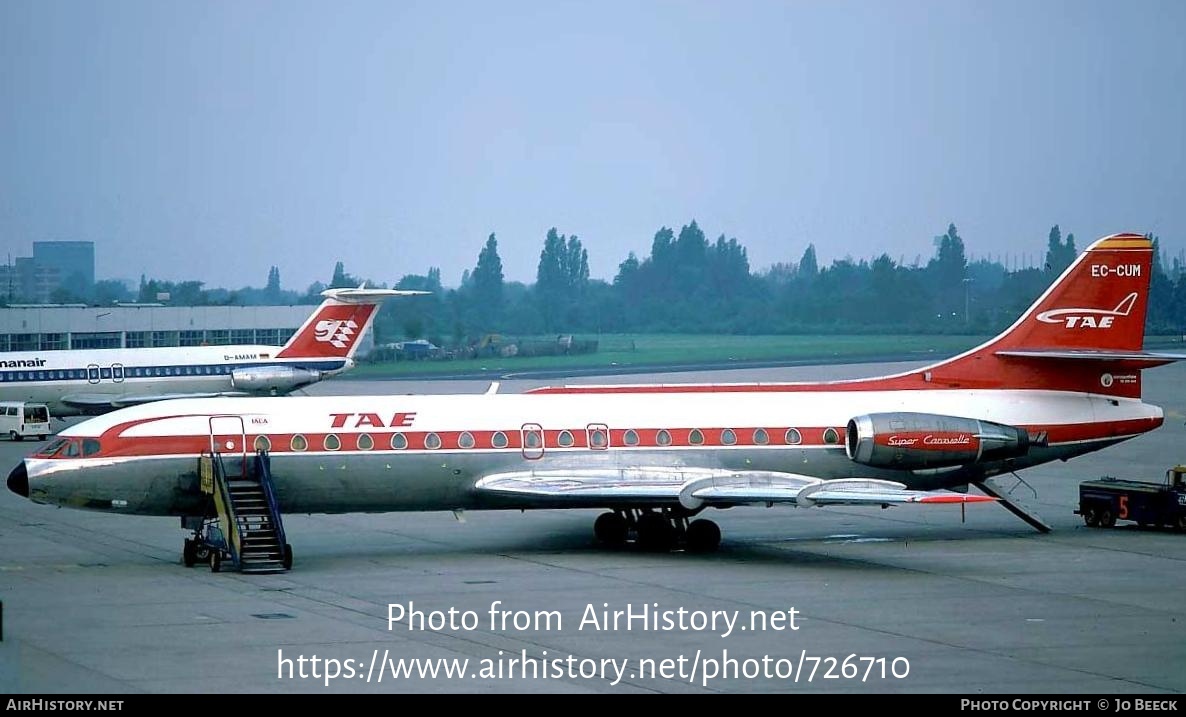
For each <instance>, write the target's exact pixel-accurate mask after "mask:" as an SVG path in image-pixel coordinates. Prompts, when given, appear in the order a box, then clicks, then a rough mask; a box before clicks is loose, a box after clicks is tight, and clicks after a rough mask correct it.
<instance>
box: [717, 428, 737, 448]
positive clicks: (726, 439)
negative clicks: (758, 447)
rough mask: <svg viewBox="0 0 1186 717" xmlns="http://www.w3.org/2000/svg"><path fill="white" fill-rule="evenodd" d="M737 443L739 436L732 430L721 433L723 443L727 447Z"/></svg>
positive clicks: (728, 429)
mask: <svg viewBox="0 0 1186 717" xmlns="http://www.w3.org/2000/svg"><path fill="white" fill-rule="evenodd" d="M736 442H737V434H736V433H734V432H733V429H732V428H726V429H725V430H723V431H721V443H722V444H723V445H726V446H731V445H733V444H734V443H736Z"/></svg>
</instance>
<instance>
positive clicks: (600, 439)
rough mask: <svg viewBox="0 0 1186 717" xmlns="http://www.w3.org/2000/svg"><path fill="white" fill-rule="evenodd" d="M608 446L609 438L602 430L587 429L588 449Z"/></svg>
mask: <svg viewBox="0 0 1186 717" xmlns="http://www.w3.org/2000/svg"><path fill="white" fill-rule="evenodd" d="M608 446H609V436H607V435H606V433H605V429H604V428H590V429H589V447H590V448H606V447H608Z"/></svg>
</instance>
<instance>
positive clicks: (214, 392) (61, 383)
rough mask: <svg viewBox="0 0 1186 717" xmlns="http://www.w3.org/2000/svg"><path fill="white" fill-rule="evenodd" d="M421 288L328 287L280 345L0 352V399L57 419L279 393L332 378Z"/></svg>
mask: <svg viewBox="0 0 1186 717" xmlns="http://www.w3.org/2000/svg"><path fill="white" fill-rule="evenodd" d="M424 293H427V292H423V291H403V290H395V289H368V288H366V285H365V284H363V285H362V286H360V287H358V288H346V289H326V290H325V291H323V292H321V294H322V296H323V297H325V298H324V300H323V301H322V302H321V305H320V306H318V307H317V310H316V311H314V312H313V313H312V314H310V316H309V318H308V319H306V320H305V323H304V324H303V325H302V326H301V328H300V329H298V330H297V332H296V333H295V334H293V336H292V338H291V339H289V341H288V343H286V344H285V345H284V346H283V347H277V346H243V345H236V346H188V347H184V348H167V347H160V348H135V349H88V350H85V351H82V350H71V351H25V352H13V353H3V354H0V400H3V401H30V402H37V403H45V404H47V405H48V406H49V409H50V413H51V414H52V415H54V416H57V417H63V416H78V415H93V414H100V413H106V412H108V411H113V410H115V409H118V408H123V407H125V406H131V405H136V404H141V403H148V402H151V401H162V400H166V399H170V398H201V397H215V396H250V395H270V396H276V395H280V394H285V393H289V392H291V391H294V390H296V389H298V388H301V387H303V386H307V385H309V384H312V383H316V382H317V381H320V380H322V379H324V378H328V377H330V376H334V375H336V374H339V373H341V372H343V371H346V370H347V369H349V368H351V367H352V366H353V365H354V360H353V359H352V356H353V355H354V351H355V349H356V348H357V346H358V339H359V337H360V336H362V335H363V334H364V333H365V332H366V330H367V328H368V327H369V326H370V325H371V322H372V321H373V320H374V318H375V314H376V313H377V309H378V306H379V304H380V303H381V302H383V301H384V300H385V299H388V298H390V297H393V296H411V295H416V294H424Z"/></svg>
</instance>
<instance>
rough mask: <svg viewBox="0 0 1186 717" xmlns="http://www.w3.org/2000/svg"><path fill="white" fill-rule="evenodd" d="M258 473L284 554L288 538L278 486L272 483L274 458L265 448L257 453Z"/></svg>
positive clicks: (281, 552) (282, 553)
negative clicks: (277, 492)
mask: <svg viewBox="0 0 1186 717" xmlns="http://www.w3.org/2000/svg"><path fill="white" fill-rule="evenodd" d="M255 468H256V471H255V472H256V474H257V475H258V476H259V485H260V488H261V489H262V490H263V492H264V500H265V501H266V502H267V504H268V516H269V517H270V518H271V519H272V526H273V528H275V530H276V540H277V541H278V542H279V543H280V554H281V555H284V554H285V552H286V547H285V546H287V545H288V540H287V539H286V538H285V537H284V521H283V520H282V519H281V517H280V501H279V500H278V499H277V498H276V488H275V486H273V485H272V458H271V456H269V455H268V452H267V451H265V450H259V451H256V453H255Z"/></svg>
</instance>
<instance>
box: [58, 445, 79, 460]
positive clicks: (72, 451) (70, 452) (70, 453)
mask: <svg viewBox="0 0 1186 717" xmlns="http://www.w3.org/2000/svg"><path fill="white" fill-rule="evenodd" d="M80 452H81V451H79V450H78V444H77V443H75V442H74V441H69V442H68V443H66V448H65V449H63V450H62V456H63V457H65V458H77V457H78V454H79V453H80Z"/></svg>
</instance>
